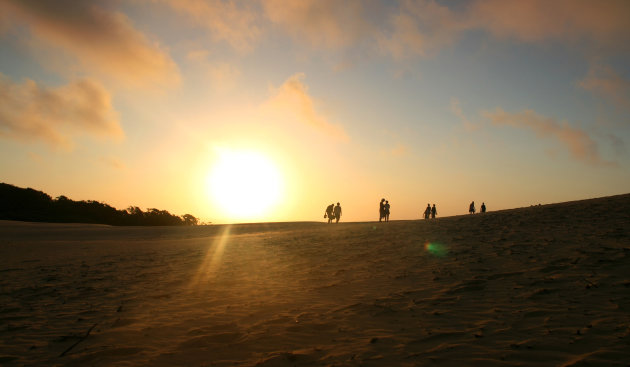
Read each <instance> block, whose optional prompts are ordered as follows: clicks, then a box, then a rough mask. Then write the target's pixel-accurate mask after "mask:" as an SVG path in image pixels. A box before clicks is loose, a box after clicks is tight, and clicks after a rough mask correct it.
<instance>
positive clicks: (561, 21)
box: [467, 0, 630, 48]
mask: <svg viewBox="0 0 630 367" xmlns="http://www.w3.org/2000/svg"><path fill="white" fill-rule="evenodd" d="M628 14H630V2H628V1H625V0H608V1H598V2H594V1H589V0H555V1H546V0H528V1H505V0H477V1H475V2H474V3H473V4H472V5H471V7H470V11H469V13H468V15H467V18H468V19H467V23H468V24H469V25H468V26H469V27H471V28H481V29H485V30H487V31H489V32H491V33H492V34H493V35H495V36H496V37H498V38H513V39H517V40H520V41H525V42H538V41H544V40H547V39H559V40H564V41H574V42H575V41H589V42H591V43H592V46H595V45H597V46H598V47H600V46H603V45H607V46H612V47H616V48H618V47H623V48H627V44H626V45H624V43H625V42H627V41H628V40H630V33H629V30H628Z"/></svg>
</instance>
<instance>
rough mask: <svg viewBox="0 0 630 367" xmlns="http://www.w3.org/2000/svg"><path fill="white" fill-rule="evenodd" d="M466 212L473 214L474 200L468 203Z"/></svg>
mask: <svg viewBox="0 0 630 367" xmlns="http://www.w3.org/2000/svg"><path fill="white" fill-rule="evenodd" d="M468 214H475V202H474V201H473V202H472V203H470V206H469V207H468Z"/></svg>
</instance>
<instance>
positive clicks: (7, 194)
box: [0, 183, 198, 226]
mask: <svg viewBox="0 0 630 367" xmlns="http://www.w3.org/2000/svg"><path fill="white" fill-rule="evenodd" d="M0 219H3V220H19V221H28V222H54V223H98V224H111V225H116V226H177V225H196V224H197V222H198V219H197V218H195V217H194V216H192V215H190V214H184V215H182V216H181V217H180V216H177V215H173V214H171V213H169V212H167V211H166V210H159V209H147V210H146V211H142V209H140V208H138V207H137V206H130V207H129V208H127V209H126V210H117V209H116V208H114V207H112V206H109V205H107V204H105V203H100V202H98V201H93V200H88V201H74V200H71V199H68V198H67V197H65V196H59V197H57V198H55V199H53V198H52V197H50V195H48V194H46V193H44V192H41V191H37V190H33V189H31V188H28V189H23V188H21V187H17V186H13V185H9V184H5V183H0Z"/></svg>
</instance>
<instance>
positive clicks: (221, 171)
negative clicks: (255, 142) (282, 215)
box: [208, 150, 283, 220]
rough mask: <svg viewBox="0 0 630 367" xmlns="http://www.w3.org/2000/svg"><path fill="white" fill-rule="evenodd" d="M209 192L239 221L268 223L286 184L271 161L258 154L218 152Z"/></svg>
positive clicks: (253, 152) (227, 212) (223, 214)
mask: <svg viewBox="0 0 630 367" xmlns="http://www.w3.org/2000/svg"><path fill="white" fill-rule="evenodd" d="M217 153H218V157H217V160H216V162H215V163H214V165H213V166H212V168H211V171H210V174H209V175H208V192H209V194H210V197H211V198H212V200H213V201H214V202H215V204H216V205H217V206H218V208H219V209H220V210H222V212H221V213H216V214H217V215H218V216H222V217H227V218H230V219H237V220H245V219H250V220H255V219H264V218H265V217H269V216H270V214H271V213H270V211H271V210H272V209H273V207H274V206H275V205H276V204H277V203H278V201H279V199H280V195H281V192H282V186H283V180H282V178H281V175H280V172H279V170H278V168H277V167H276V165H275V164H274V163H273V161H272V160H271V159H269V158H268V157H267V156H265V155H264V154H262V153H260V152H256V151H245V150H239V151H232V150H220V151H217Z"/></svg>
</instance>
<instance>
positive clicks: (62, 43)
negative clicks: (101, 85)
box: [0, 0, 179, 88]
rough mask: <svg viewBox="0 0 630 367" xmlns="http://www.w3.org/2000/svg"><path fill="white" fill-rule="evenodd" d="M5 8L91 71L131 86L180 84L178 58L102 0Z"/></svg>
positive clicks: (1, 8)
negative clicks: (170, 54)
mask: <svg viewBox="0 0 630 367" xmlns="http://www.w3.org/2000/svg"><path fill="white" fill-rule="evenodd" d="M0 12H1V13H4V14H8V15H10V16H11V19H12V21H13V23H14V24H24V25H26V26H27V27H28V29H29V30H30V33H31V35H32V36H33V37H35V38H36V39H38V40H39V41H41V42H43V43H45V44H46V45H47V46H49V47H53V48H60V49H63V50H64V51H66V52H68V53H69V54H70V55H72V56H73V57H75V58H76V59H77V60H78V61H79V64H80V66H81V67H82V68H83V69H85V70H87V71H89V72H98V73H102V74H105V75H107V76H109V77H113V78H114V79H116V80H118V81H119V82H122V83H124V84H125V85H132V86H137V87H151V88H153V87H156V86H157V87H163V86H171V85H174V84H176V83H178V82H179V71H178V68H177V65H176V64H175V62H174V61H173V60H172V59H171V58H170V56H169V55H168V53H167V52H166V51H165V50H163V49H162V48H160V46H159V45H157V44H156V43H154V42H152V41H150V40H149V39H147V37H146V36H145V35H144V34H143V33H142V32H140V31H139V30H137V29H136V28H134V27H133V25H132V24H131V21H130V20H129V18H128V17H127V16H126V15H124V14H123V13H120V12H116V11H111V10H108V9H106V8H105V7H102V6H99V3H98V2H97V1H74V0H58V1H3V2H1V3H0Z"/></svg>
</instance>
